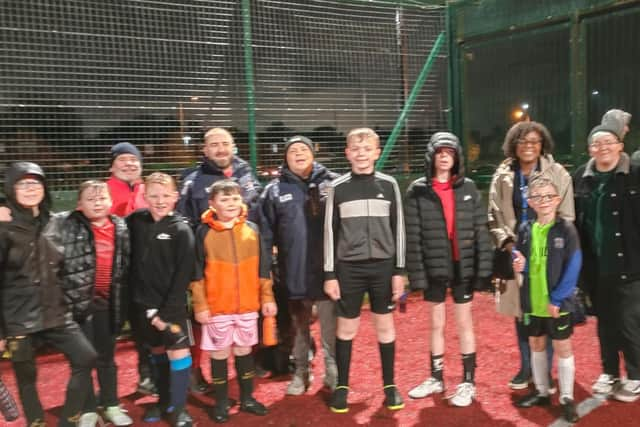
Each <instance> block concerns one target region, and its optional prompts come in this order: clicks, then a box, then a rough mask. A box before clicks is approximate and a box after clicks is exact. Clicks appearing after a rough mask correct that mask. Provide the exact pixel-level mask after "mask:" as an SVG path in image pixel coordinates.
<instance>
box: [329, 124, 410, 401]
mask: <svg viewBox="0 0 640 427" xmlns="http://www.w3.org/2000/svg"><path fill="white" fill-rule="evenodd" d="M345 155H346V157H347V160H349V163H351V172H349V173H347V174H345V175H342V176H341V177H339V178H337V179H335V180H334V181H333V182H332V183H331V185H330V186H329V188H328V192H327V203H326V214H325V222H324V245H325V246H324V273H325V283H324V291H325V293H326V294H327V295H328V296H329V298H331V299H332V300H333V301H337V304H336V311H337V316H338V324H337V330H336V364H337V367H338V382H337V386H336V389H335V391H334V392H333V396H332V398H331V402H330V403H329V408H330V409H331V411H333V412H336V413H345V412H348V411H349V407H348V405H347V394H348V392H349V365H350V364H351V348H352V342H353V338H354V337H355V335H356V333H357V331H358V326H359V323H360V307H361V306H362V301H363V297H364V294H365V292H367V293H368V294H369V301H370V303H371V312H372V313H373V314H372V317H373V318H374V324H375V327H376V332H377V338H378V344H379V349H380V359H381V361H382V380H383V390H384V394H385V400H384V405H385V406H386V407H387V408H388V409H390V410H398V409H401V408H403V407H404V402H403V401H402V397H401V396H400V393H399V392H398V389H397V387H396V385H395V383H394V366H393V365H394V360H395V338H396V337H395V327H394V324H393V313H392V310H393V308H394V304H393V302H394V301H397V300H398V298H400V296H401V295H402V293H403V292H404V283H405V277H404V276H403V274H404V267H405V259H404V256H405V235H404V217H403V213H402V196H401V194H400V189H399V188H398V184H397V182H396V181H395V179H393V177H390V176H388V175H385V174H382V173H379V172H375V169H374V167H375V161H376V160H378V158H379V157H380V138H379V136H378V134H376V133H375V132H374V131H373V130H371V129H369V128H359V129H353V130H351V131H350V132H349V134H348V135H347V146H346V148H345Z"/></svg>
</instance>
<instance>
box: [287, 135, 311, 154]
mask: <svg viewBox="0 0 640 427" xmlns="http://www.w3.org/2000/svg"><path fill="white" fill-rule="evenodd" d="M298 142H299V143H301V144H304V145H306V146H307V147H309V150H311V153H312V154H314V155H315V153H314V150H313V141H311V140H310V139H309V138H307V137H306V136H302V135H296V136H292V137H291V138H289V139H287V142H285V143H284V155H285V156H286V155H287V151H288V150H289V147H291V146H292V145H293V144H296V143H298Z"/></svg>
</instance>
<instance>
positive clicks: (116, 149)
mask: <svg viewBox="0 0 640 427" xmlns="http://www.w3.org/2000/svg"><path fill="white" fill-rule="evenodd" d="M121 154H133V155H134V156H136V157H137V158H138V160H140V161H142V154H140V150H138V149H137V148H136V146H135V145H133V144H131V143H130V142H118V143H117V144H116V145H114V146H113V147H111V163H113V161H114V160H115V159H116V157H118V156H119V155H121Z"/></svg>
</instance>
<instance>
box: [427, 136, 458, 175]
mask: <svg viewBox="0 0 640 427" xmlns="http://www.w3.org/2000/svg"><path fill="white" fill-rule="evenodd" d="M441 147H448V148H453V149H454V150H456V161H455V163H454V165H453V168H452V170H451V176H452V177H453V178H454V182H453V186H454V187H455V186H458V185H460V184H462V182H463V181H464V178H465V170H464V157H463V152H462V145H460V141H459V140H458V138H457V137H456V136H455V135H453V134H452V133H449V132H436V133H435V134H433V136H432V137H431V140H430V141H429V143H428V144H427V151H426V153H425V154H424V174H425V178H426V184H427V185H429V184H431V180H432V179H433V175H434V173H435V169H434V164H433V161H434V158H435V154H436V150H437V149H438V148H441Z"/></svg>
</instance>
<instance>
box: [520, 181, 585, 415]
mask: <svg viewBox="0 0 640 427" xmlns="http://www.w3.org/2000/svg"><path fill="white" fill-rule="evenodd" d="M528 201H529V205H530V206H531V207H532V208H533V209H534V210H535V212H536V221H535V222H534V223H531V222H529V223H528V224H527V225H526V227H524V228H523V229H522V230H521V232H520V233H519V236H518V244H517V250H514V252H513V258H514V261H513V269H514V271H516V272H518V273H522V279H523V285H522V288H521V290H520V302H521V305H522V313H523V317H524V319H523V322H524V325H525V327H526V328H527V329H528V335H529V345H530V347H531V368H532V373H533V381H534V384H535V387H536V391H535V392H533V393H532V394H530V395H528V396H526V397H524V398H523V399H521V400H519V401H518V402H517V403H516V405H517V406H519V407H521V408H530V407H532V406H548V405H549V403H550V399H549V387H550V385H549V375H548V372H549V367H548V366H547V364H548V362H547V355H546V349H545V347H546V340H547V335H548V336H550V337H551V340H552V342H553V347H554V350H555V354H557V355H558V383H559V385H560V404H561V405H562V411H563V416H564V418H565V419H566V420H567V421H568V422H571V423H573V422H576V421H577V420H578V414H577V413H576V406H575V403H574V401H573V384H574V378H575V363H574V357H573V352H572V350H571V334H572V332H573V327H572V324H571V311H572V309H573V295H574V292H575V288H576V284H577V281H578V277H579V274H580V267H581V265H582V251H581V250H580V242H579V239H578V232H577V230H576V228H575V227H574V225H573V223H572V222H570V221H565V220H564V219H562V218H560V217H558V216H557V215H556V211H557V208H558V205H559V204H560V196H559V194H558V189H557V188H556V186H555V184H554V183H553V182H552V181H551V180H550V179H548V178H546V177H543V176H537V177H533V178H532V179H531V181H530V182H529V195H528Z"/></svg>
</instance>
